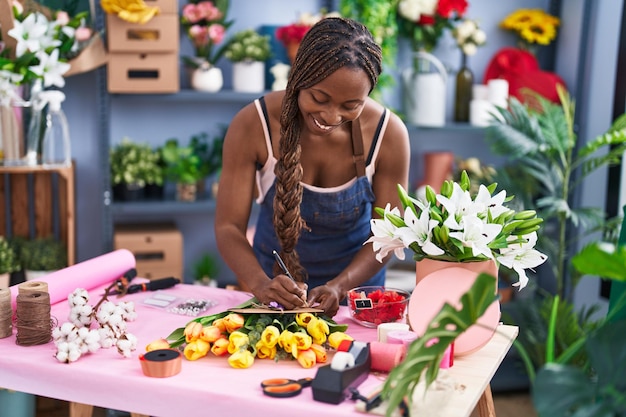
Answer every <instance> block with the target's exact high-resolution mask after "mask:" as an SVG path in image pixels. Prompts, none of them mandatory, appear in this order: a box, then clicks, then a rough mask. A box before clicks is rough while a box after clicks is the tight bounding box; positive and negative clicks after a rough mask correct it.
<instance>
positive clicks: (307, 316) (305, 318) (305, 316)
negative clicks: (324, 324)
mask: <svg viewBox="0 0 626 417" xmlns="http://www.w3.org/2000/svg"><path fill="white" fill-rule="evenodd" d="M313 319H315V320H317V317H315V316H314V315H313V314H311V313H298V314H296V323H298V324H299V325H300V326H302V327H307V325H308V324H309V322H310V321H311V320H313Z"/></svg>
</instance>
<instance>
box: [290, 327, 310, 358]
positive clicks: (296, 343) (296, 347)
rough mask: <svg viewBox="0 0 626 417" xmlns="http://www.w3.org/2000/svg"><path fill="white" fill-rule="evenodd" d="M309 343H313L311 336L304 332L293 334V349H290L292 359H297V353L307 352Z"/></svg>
mask: <svg viewBox="0 0 626 417" xmlns="http://www.w3.org/2000/svg"><path fill="white" fill-rule="evenodd" d="M311 343H313V339H311V336H309V335H308V334H306V333H304V332H295V333H294V334H293V348H292V349H291V354H292V355H293V357H294V358H296V357H298V351H302V350H307V349H308V348H310V347H311Z"/></svg>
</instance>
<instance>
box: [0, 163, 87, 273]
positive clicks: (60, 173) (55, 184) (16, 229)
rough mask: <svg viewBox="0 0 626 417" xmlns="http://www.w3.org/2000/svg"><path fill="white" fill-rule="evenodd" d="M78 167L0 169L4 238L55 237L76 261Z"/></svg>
mask: <svg viewBox="0 0 626 417" xmlns="http://www.w3.org/2000/svg"><path fill="white" fill-rule="evenodd" d="M74 190H75V184H74V167H73V166H72V167H61V168H53V169H45V168H43V167H41V166H35V167H21V166H20V167H8V166H0V235H1V236H7V237H18V236H19V237H24V238H26V239H34V238H38V237H41V238H44V237H49V236H53V237H56V238H58V239H59V240H61V241H62V242H63V243H64V244H65V245H66V247H67V262H68V265H73V264H74V263H75V262H76V258H75V247H76V226H75V199H74Z"/></svg>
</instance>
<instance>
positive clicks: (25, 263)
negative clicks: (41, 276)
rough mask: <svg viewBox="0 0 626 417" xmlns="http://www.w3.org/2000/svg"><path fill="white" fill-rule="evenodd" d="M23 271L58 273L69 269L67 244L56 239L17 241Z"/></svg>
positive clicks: (21, 239)
mask: <svg viewBox="0 0 626 417" xmlns="http://www.w3.org/2000/svg"><path fill="white" fill-rule="evenodd" d="M16 247H17V248H18V257H19V260H20V264H21V265H22V270H28V271H56V270H59V269H62V268H65V267H67V249H66V247H65V244H64V243H63V242H61V241H59V240H57V239H55V238H54V237H45V238H35V239H30V240H29V239H23V238H20V239H18V240H16Z"/></svg>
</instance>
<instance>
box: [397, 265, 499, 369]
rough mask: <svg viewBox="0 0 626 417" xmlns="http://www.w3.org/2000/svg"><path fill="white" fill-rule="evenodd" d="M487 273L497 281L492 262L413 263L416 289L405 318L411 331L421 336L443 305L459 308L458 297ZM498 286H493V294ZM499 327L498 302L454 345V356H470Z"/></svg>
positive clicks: (412, 294)
mask: <svg viewBox="0 0 626 417" xmlns="http://www.w3.org/2000/svg"><path fill="white" fill-rule="evenodd" d="M483 272H484V273H487V274H490V275H492V276H495V277H496V278H497V276H498V268H497V265H496V263H495V261H492V260H488V261H482V262H445V261H436V260H432V259H424V260H422V261H419V262H417V263H416V269H415V277H416V286H415V289H414V290H413V292H412V293H411V299H410V301H409V312H408V314H407V317H408V322H409V324H410V326H411V329H412V330H413V331H414V332H416V333H417V334H418V335H421V334H423V333H424V331H425V330H426V328H427V327H428V326H429V324H430V322H431V321H432V319H433V318H434V317H435V315H437V313H439V311H440V310H441V308H442V307H443V305H444V304H445V303H449V304H451V305H453V306H457V307H460V299H461V296H462V295H463V294H464V293H465V292H467V291H468V290H469V289H470V287H471V286H472V284H473V283H474V281H475V280H476V277H477V276H478V275H480V274H481V273H483ZM496 292H497V284H496V285H495V286H494V294H495V293H496ZM499 323H500V302H499V301H495V302H494V303H492V304H491V305H490V306H489V308H488V309H487V311H486V312H485V314H483V315H482V316H481V317H480V318H479V319H478V321H477V323H476V324H475V325H473V326H471V327H470V328H468V329H467V330H466V331H465V332H463V333H462V334H461V335H460V336H459V337H458V338H457V339H455V341H454V356H455V357H456V356H464V355H468V354H471V353H473V352H475V351H477V350H478V349H480V348H481V347H483V346H484V345H486V344H487V343H488V342H489V340H491V338H492V336H493V334H494V332H495V330H496V328H497V326H498V324H499Z"/></svg>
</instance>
